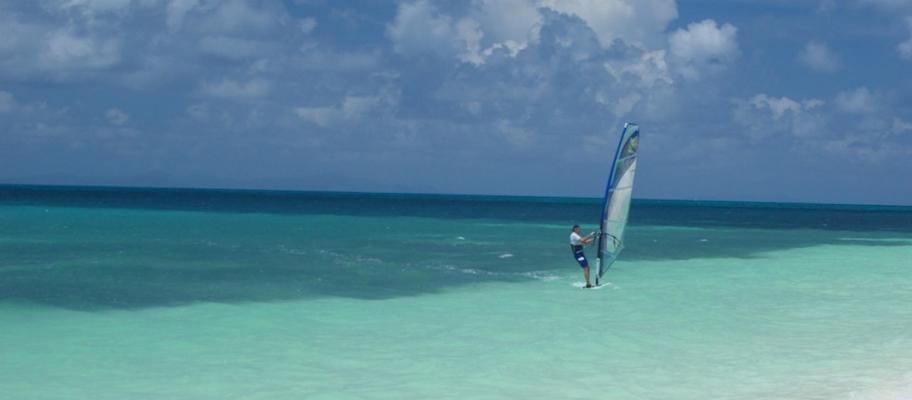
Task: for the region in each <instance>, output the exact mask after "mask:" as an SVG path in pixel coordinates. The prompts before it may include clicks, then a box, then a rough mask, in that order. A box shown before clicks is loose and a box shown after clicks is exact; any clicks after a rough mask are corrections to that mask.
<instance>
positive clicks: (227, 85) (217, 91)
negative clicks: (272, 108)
mask: <svg viewBox="0 0 912 400" xmlns="http://www.w3.org/2000/svg"><path fill="white" fill-rule="evenodd" d="M271 88H272V84H271V83H270V82H269V81H267V80H265V79H262V78H254V79H251V80H249V81H246V82H244V81H237V80H232V79H227V78H226V79H222V80H220V81H217V82H205V83H203V85H202V87H201V88H200V92H201V93H202V94H204V95H206V96H211V97H217V98H222V99H233V100H245V99H254V98H258V97H263V96H266V95H267V94H269V91H270V90H271Z"/></svg>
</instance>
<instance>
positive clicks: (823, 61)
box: [798, 41, 842, 72]
mask: <svg viewBox="0 0 912 400" xmlns="http://www.w3.org/2000/svg"><path fill="white" fill-rule="evenodd" d="M798 61H799V62H800V63H801V64H802V65H804V66H805V67H808V68H810V69H811V70H814V71H818V72H835V71H837V70H838V69H839V68H840V67H841V66H842V61H840V59H839V56H838V55H837V54H836V53H834V52H833V50H831V49H830V48H829V46H827V44H826V43H822V42H816V41H811V42H808V43H807V44H806V45H805V46H804V48H802V49H801V51H800V52H799V53H798Z"/></svg>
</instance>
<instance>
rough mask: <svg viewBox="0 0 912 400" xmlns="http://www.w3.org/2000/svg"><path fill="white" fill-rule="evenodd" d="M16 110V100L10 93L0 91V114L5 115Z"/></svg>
mask: <svg viewBox="0 0 912 400" xmlns="http://www.w3.org/2000/svg"><path fill="white" fill-rule="evenodd" d="M15 108H16V99H15V98H14V97H13V94H12V93H10V92H5V91H2V90H0V113H7V112H10V111H12V110H13V109H15Z"/></svg>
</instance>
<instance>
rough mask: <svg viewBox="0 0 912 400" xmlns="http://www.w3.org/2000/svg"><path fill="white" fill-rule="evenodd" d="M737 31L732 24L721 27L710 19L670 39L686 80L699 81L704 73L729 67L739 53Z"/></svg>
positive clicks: (679, 32)
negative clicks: (697, 79)
mask: <svg viewBox="0 0 912 400" xmlns="http://www.w3.org/2000/svg"><path fill="white" fill-rule="evenodd" d="M737 32H738V29H737V28H735V27H734V26H733V25H731V24H728V23H726V24H723V25H721V26H719V25H718V24H717V23H716V21H713V20H711V19H707V20H703V21H701V22H695V23H691V24H688V25H687V27H686V28H681V29H678V30H676V31H674V32H673V33H671V35H670V36H669V38H668V42H669V46H670V51H671V55H672V56H674V57H675V59H676V60H678V62H679V63H680V64H681V67H680V73H681V75H682V76H684V77H685V78H689V79H696V78H699V77H700V76H701V75H702V74H703V73H704V72H707V71H710V72H713V71H720V70H724V69H725V68H727V67H728V64H730V63H731V62H732V61H733V60H734V59H735V58H736V57H737V56H738V53H739V50H738V43H737Z"/></svg>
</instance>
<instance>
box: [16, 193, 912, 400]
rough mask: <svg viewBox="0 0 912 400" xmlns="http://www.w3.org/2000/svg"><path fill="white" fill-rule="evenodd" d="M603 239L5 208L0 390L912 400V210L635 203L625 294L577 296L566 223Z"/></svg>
mask: <svg viewBox="0 0 912 400" xmlns="http://www.w3.org/2000/svg"><path fill="white" fill-rule="evenodd" d="M201 199H202V200H201ZM597 219H598V204H597V200H589V199H541V198H529V199H524V198H490V197H466V196H455V197H454V196H411V195H366V194H326V193H297V194H296V193H274V192H234V191H162V190H145V191H143V190H116V189H90V188H36V187H25V188H23V187H0V327H2V329H0V359H2V362H0V387H3V388H4V393H5V396H8V398H15V399H18V398H29V399H69V398H93V399H121V398H135V399H143V398H149V399H159V398H172V399H206V398H212V399H298V398H316V399H323V398H325V399H363V398H371V399H373V398H377V399H386V398H390V399H393V398H397V399H398V398H425V397H435V398H453V399H456V398H460V399H461V398H481V399H507V398H518V397H525V398H542V399H551V398H571V399H572V398H579V399H584V398H587V399H588V398H593V397H596V398H612V399H644V398H649V399H651V398H655V399H667V398H675V399H705V398H721V399H782V398H794V399H799V398H800V399H904V398H909V397H912V350H910V349H912V339H910V335H909V334H908V332H909V331H910V328H912V308H910V307H908V304H910V301H912V263H910V260H912V224H909V223H908V222H909V221H912V210H908V209H902V208H876V207H864V208H852V207H822V206H816V207H810V206H808V207H803V208H798V207H795V206H794V205H779V206H773V205H754V204H730V203H726V204H718V203H711V204H702V205H701V204H697V203H674V202H635V204H634V207H633V210H632V214H631V219H632V225H631V226H630V228H629V231H628V237H627V244H626V246H627V248H626V249H625V253H624V254H623V255H622V256H621V259H620V260H619V261H618V262H617V263H616V264H615V265H614V266H613V267H612V269H611V270H610V271H609V272H608V275H607V279H608V281H609V282H610V283H609V286H607V287H606V288H604V289H602V290H596V291H592V290H581V289H577V288H575V287H574V284H578V283H579V281H580V280H581V274H580V272H579V267H577V266H576V265H575V262H574V260H573V259H572V257H571V255H570V254H569V252H568V251H567V249H566V244H565V241H566V240H567V238H566V237H567V235H568V234H569V232H568V227H569V226H570V225H572V224H573V223H575V222H578V223H582V224H583V225H584V229H586V230H591V229H594V228H595V226H594V225H592V224H589V225H588V226H587V225H586V222H588V221H593V222H594V221H597ZM588 253H590V258H591V253H592V251H591V250H589V251H588Z"/></svg>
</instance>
